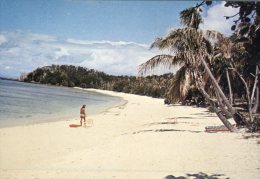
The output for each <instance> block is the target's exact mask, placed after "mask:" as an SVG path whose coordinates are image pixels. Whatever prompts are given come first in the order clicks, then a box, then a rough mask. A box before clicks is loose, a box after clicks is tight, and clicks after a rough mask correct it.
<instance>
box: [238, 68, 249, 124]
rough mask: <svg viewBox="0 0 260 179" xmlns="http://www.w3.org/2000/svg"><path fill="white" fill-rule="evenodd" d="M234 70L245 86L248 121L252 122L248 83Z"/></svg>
mask: <svg viewBox="0 0 260 179" xmlns="http://www.w3.org/2000/svg"><path fill="white" fill-rule="evenodd" d="M234 71H235V73H236V74H237V75H238V77H239V79H240V80H241V81H242V83H243V84H244V86H245V89H246V98H247V107H248V113H249V120H250V122H252V121H253V117H252V102H251V98H250V94H249V88H248V85H247V83H246V81H245V79H244V78H243V77H242V75H240V74H239V72H238V71H237V70H236V69H234Z"/></svg>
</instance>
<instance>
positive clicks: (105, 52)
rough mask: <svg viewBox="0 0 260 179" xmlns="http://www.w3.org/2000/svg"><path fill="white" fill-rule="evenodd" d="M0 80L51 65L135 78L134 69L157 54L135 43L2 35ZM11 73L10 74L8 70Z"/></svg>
mask: <svg viewBox="0 0 260 179" xmlns="http://www.w3.org/2000/svg"><path fill="white" fill-rule="evenodd" d="M1 37H4V38H3V39H8V40H5V41H4V40H2V42H3V43H2V44H1V46H0V76H8V77H18V76H19V75H20V74H21V73H22V72H30V71H32V70H33V69H35V68H37V67H41V66H46V65H51V64H68V65H76V66H84V67H87V68H93V69H96V70H99V71H104V72H105V73H109V74H113V75H137V70H138V65H140V64H141V63H143V62H145V61H146V60H148V59H150V58H151V57H152V56H154V55H156V54H158V52H156V51H151V50H149V48H148V45H146V44H138V43H135V42H122V41H119V42H112V41H83V40H77V39H58V38H56V37H52V36H48V35H45V34H35V33H29V32H21V31H18V32H2V33H0V40H1ZM6 67H9V69H7V68H6ZM10 69H12V70H10Z"/></svg>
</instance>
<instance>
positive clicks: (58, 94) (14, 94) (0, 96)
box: [0, 79, 124, 128]
mask: <svg viewBox="0 0 260 179" xmlns="http://www.w3.org/2000/svg"><path fill="white" fill-rule="evenodd" d="M123 102H124V101H123V100H122V98H119V97H114V96H108V95H104V94H101V93H96V92H90V91H86V90H82V89H75V88H68V87H57V86H48V85H40V84H32V83H24V82H18V81H10V80H1V79H0V127H1V128H2V127H10V126H17V125H27V124H35V123H41V122H51V121H58V120H70V119H78V120H79V110H80V108H81V106H82V105H83V104H85V105H86V114H87V115H91V114H97V113H100V112H102V111H104V110H106V109H107V108H109V107H113V106H116V105H119V104H122V103H123Z"/></svg>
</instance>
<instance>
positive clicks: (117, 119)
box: [0, 89, 260, 179]
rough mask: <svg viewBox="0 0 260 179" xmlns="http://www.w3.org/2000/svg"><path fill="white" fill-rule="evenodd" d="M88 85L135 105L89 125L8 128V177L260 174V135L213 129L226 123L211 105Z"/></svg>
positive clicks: (2, 157)
mask: <svg viewBox="0 0 260 179" xmlns="http://www.w3.org/2000/svg"><path fill="white" fill-rule="evenodd" d="M87 90H90V91H96V92H100V93H103V94H110V95H114V96H118V97H122V98H123V99H124V100H126V101H127V103H125V104H124V105H119V106H115V107H113V108H110V109H108V110H107V111H105V112H103V113H100V114H96V115H92V116H88V117H89V119H91V120H93V121H94V124H93V126H92V127H87V128H84V127H80V128H74V129H73V128H69V126H68V125H69V124H70V123H76V120H70V121H58V122H50V123H44V124H35V125H32V126H22V127H21V126H19V127H14V128H1V129H0V144H1V149H0V177H1V178H19V179H20V178H21V179H30V178H43V179H45V178H65V179H67V178H68V179H69V178H80V179H81V178H97V179H103V178H106V179H110V178H111V179H112V178H118V179H121V178H148V179H163V178H164V177H166V176H169V175H173V176H175V177H179V176H183V177H187V174H197V175H201V176H203V175H204V174H205V176H206V175H208V176H212V177H213V176H214V175H216V174H218V175H217V177H219V178H227V177H229V178H259V177H260V167H259V166H260V160H259V159H260V147H259V144H258V142H259V138H257V137H248V139H245V135H247V134H244V133H229V132H222V133H206V132H205V126H209V125H220V124H221V122H220V120H219V119H218V118H217V117H216V115H215V114H212V113H209V112H207V110H206V109H204V108H195V107H190V106H180V105H174V106H168V105H164V103H163V99H157V98H151V97H146V96H139V95H133V94H125V93H118V92H113V91H103V90H96V89H87ZM77 123H79V121H78V120H77ZM215 177H216V176H215Z"/></svg>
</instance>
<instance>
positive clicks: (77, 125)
mask: <svg viewBox="0 0 260 179" xmlns="http://www.w3.org/2000/svg"><path fill="white" fill-rule="evenodd" d="M69 126H70V127H81V125H80V124H70V125H69Z"/></svg>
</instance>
